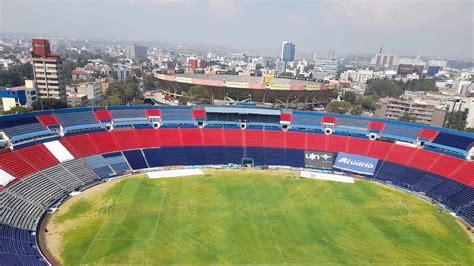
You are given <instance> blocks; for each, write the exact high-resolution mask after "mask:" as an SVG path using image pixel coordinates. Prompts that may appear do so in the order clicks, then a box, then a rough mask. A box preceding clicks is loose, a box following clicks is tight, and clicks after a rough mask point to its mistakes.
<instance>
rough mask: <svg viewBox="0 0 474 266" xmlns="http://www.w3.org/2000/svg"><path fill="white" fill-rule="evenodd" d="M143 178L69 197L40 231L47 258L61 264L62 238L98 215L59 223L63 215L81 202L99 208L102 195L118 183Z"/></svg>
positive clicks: (102, 184) (119, 179)
mask: <svg viewBox="0 0 474 266" xmlns="http://www.w3.org/2000/svg"><path fill="white" fill-rule="evenodd" d="M138 176H143V175H142V174H139V175H133V176H126V177H122V178H118V179H114V180H111V181H108V182H105V183H101V184H98V185H96V186H94V187H91V188H89V189H87V190H85V191H83V192H82V193H81V194H79V195H77V196H74V197H68V198H67V199H66V200H65V201H64V202H63V204H62V205H61V206H60V207H59V208H58V210H57V211H56V212H55V213H54V214H53V215H48V219H45V221H44V222H43V225H42V227H41V231H40V234H41V236H40V238H41V239H43V241H42V242H43V245H42V247H43V249H45V252H44V253H45V255H46V256H48V255H49V256H52V258H50V257H49V256H48V259H50V261H51V262H53V263H54V264H55V263H60V262H62V260H61V252H62V249H63V245H62V236H63V234H64V232H66V231H67V230H70V229H71V228H73V227H74V226H75V225H77V224H81V221H82V220H86V219H87V218H88V217H90V216H94V215H96V214H95V213H86V214H81V215H80V216H79V217H77V218H74V219H69V220H65V221H64V222H59V221H58V220H59V219H57V218H58V217H61V216H62V215H65V214H67V213H68V212H69V210H71V207H72V206H74V205H75V204H76V203H78V202H79V201H82V200H84V201H88V202H90V203H91V204H92V205H93V206H97V204H103V203H102V202H101V201H102V197H101V196H102V195H103V194H104V193H105V192H106V191H107V190H108V189H109V188H111V187H112V186H114V185H116V184H117V183H119V182H121V181H123V180H124V179H128V178H133V177H138Z"/></svg>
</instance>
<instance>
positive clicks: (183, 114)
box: [161, 108, 193, 123]
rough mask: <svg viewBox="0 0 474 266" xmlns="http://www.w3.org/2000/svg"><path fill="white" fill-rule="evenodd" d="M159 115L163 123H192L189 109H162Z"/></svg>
mask: <svg viewBox="0 0 474 266" xmlns="http://www.w3.org/2000/svg"><path fill="white" fill-rule="evenodd" d="M161 115H162V120H163V123H169V122H192V121H193V116H192V109H191V108H172V109H171V108H163V109H161Z"/></svg>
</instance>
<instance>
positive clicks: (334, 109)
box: [326, 101, 352, 114]
mask: <svg viewBox="0 0 474 266" xmlns="http://www.w3.org/2000/svg"><path fill="white" fill-rule="evenodd" d="M351 107H352V106H351V103H350V102H346V101H340V102H338V101H332V102H330V103H329V104H328V105H327V106H326V111H327V112H329V113H336V114H346V113H347V112H349V110H350V109H351Z"/></svg>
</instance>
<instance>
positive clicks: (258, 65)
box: [255, 63, 263, 70]
mask: <svg viewBox="0 0 474 266" xmlns="http://www.w3.org/2000/svg"><path fill="white" fill-rule="evenodd" d="M262 68H263V66H262V64H260V63H258V64H257V65H255V69H256V70H259V69H262Z"/></svg>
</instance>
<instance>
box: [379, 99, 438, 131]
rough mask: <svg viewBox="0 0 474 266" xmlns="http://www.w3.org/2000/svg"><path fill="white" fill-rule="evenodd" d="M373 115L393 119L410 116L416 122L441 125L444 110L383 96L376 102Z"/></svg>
mask: <svg viewBox="0 0 474 266" xmlns="http://www.w3.org/2000/svg"><path fill="white" fill-rule="evenodd" d="M374 116H375V117H377V118H386V119H394V120H399V119H400V118H401V117H404V116H410V117H413V118H414V119H415V121H414V122H416V123H420V124H425V125H432V126H438V127H442V126H443V124H444V120H445V117H446V110H443V109H439V108H437V107H436V106H435V105H434V104H429V103H424V102H416V101H410V100H399V99H392V98H385V99H382V100H381V101H379V102H378V103H377V109H376V110H375V114H374Z"/></svg>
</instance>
